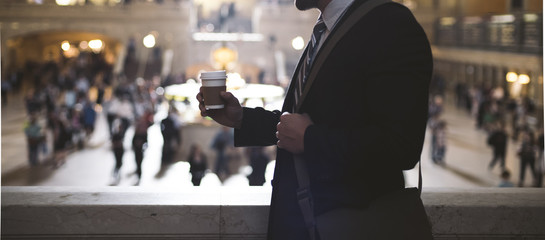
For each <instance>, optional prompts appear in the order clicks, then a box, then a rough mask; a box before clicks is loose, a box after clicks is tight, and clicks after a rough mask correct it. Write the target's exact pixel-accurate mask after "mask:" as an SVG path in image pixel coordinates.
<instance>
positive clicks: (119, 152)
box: [111, 117, 129, 185]
mask: <svg viewBox="0 0 545 240" xmlns="http://www.w3.org/2000/svg"><path fill="white" fill-rule="evenodd" d="M128 127H129V125H128V123H127V122H126V121H124V120H123V119H122V118H121V117H117V118H115V119H114V121H113V122H112V131H111V132H112V136H111V139H112V151H113V152H114V157H115V166H114V171H113V173H112V184H111V185H117V184H119V182H120V180H121V176H120V175H119V169H121V166H122V165H123V155H124V153H125V147H124V146H123V140H124V139H125V133H126V132H127V128H128Z"/></svg>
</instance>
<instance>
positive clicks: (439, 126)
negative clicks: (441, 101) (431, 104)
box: [431, 119, 447, 165]
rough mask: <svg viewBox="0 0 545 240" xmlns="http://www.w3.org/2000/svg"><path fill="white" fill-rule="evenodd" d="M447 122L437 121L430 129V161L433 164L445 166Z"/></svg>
mask: <svg viewBox="0 0 545 240" xmlns="http://www.w3.org/2000/svg"><path fill="white" fill-rule="evenodd" d="M446 142H447V122H446V121H445V120H442V119H441V120H437V123H435V124H434V125H433V127H432V144H431V146H432V151H431V156H432V161H433V163H435V164H441V165H444V164H445V152H446V150H447V146H446Z"/></svg>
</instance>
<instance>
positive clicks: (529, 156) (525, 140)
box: [517, 130, 536, 187]
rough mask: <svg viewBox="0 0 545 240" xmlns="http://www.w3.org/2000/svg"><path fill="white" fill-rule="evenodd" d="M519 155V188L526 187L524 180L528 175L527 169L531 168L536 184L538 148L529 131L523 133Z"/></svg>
mask: <svg viewBox="0 0 545 240" xmlns="http://www.w3.org/2000/svg"><path fill="white" fill-rule="evenodd" d="M517 155H518V156H519V158H520V175H519V176H520V177H519V184H518V186H519V187H523V186H524V178H525V175H526V168H527V167H529V168H530V170H531V171H530V172H531V174H532V178H533V180H534V184H535V182H536V169H535V165H534V164H535V160H536V146H535V142H534V139H533V133H532V132H531V131H529V130H527V131H523V132H521V143H520V147H519V149H518V152H517Z"/></svg>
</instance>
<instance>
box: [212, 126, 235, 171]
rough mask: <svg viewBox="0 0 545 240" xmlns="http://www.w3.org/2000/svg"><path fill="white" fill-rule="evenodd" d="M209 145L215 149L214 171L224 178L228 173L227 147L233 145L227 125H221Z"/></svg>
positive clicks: (231, 135)
mask: <svg viewBox="0 0 545 240" xmlns="http://www.w3.org/2000/svg"><path fill="white" fill-rule="evenodd" d="M210 147H211V148H212V149H214V151H216V168H215V169H216V170H215V173H216V174H217V175H218V177H219V178H220V179H225V177H226V176H227V175H229V167H228V160H229V156H228V155H227V154H226V150H227V149H228V148H231V147H233V134H232V133H231V129H229V128H228V127H225V126H223V127H221V128H220V129H219V131H218V132H217V133H216V135H215V136H214V139H213V140H212V143H211V144H210Z"/></svg>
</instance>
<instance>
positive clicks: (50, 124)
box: [2, 49, 270, 186]
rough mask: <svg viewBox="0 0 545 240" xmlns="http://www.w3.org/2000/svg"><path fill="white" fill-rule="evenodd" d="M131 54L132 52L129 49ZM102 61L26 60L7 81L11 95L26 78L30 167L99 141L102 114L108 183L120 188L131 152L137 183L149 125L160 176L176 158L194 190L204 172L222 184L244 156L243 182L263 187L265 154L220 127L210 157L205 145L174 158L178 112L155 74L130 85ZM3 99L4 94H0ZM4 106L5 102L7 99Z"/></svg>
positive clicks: (96, 57) (61, 159) (90, 56)
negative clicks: (157, 145)
mask: <svg viewBox="0 0 545 240" xmlns="http://www.w3.org/2000/svg"><path fill="white" fill-rule="evenodd" d="M129 50H131V49H129ZM129 53H134V49H132V51H129ZM133 55H134V54H129V55H128V56H127V60H126V62H125V65H126V67H127V68H126V69H129V70H130V69H131V66H132V67H134V65H138V64H137V63H135V62H134V61H133V60H131V56H133ZM102 59H103V58H102V57H101V56H100V54H95V53H87V52H82V54H80V56H79V57H77V58H74V59H61V61H51V62H48V63H45V64H35V63H31V64H27V67H26V69H24V70H23V71H22V73H24V76H22V74H21V73H20V75H18V76H17V75H16V77H14V81H9V82H7V83H9V87H10V88H6V91H14V89H13V88H12V86H13V85H15V84H17V83H20V82H24V81H28V79H32V82H31V84H30V85H31V86H32V87H27V88H25V87H23V88H21V91H22V92H23V93H24V104H25V108H26V113H27V116H28V118H27V121H26V122H25V124H24V133H25V135H26V138H27V145H28V148H27V149H28V153H27V154H28V162H29V164H30V165H31V166H37V165H42V166H51V167H53V168H59V167H60V166H62V165H63V164H64V163H65V161H66V157H67V155H68V154H70V153H72V152H74V151H79V150H82V149H84V148H88V147H96V146H94V144H101V143H100V142H98V143H95V142H93V136H94V135H93V133H94V132H95V126H97V119H98V118H99V117H100V116H101V114H102V115H103V116H104V117H105V119H106V122H107V128H108V129H107V132H108V137H107V138H108V143H109V145H110V146H111V152H112V155H113V158H114V159H115V164H114V167H113V170H112V173H111V180H110V182H111V184H110V185H118V184H119V183H120V181H121V175H120V169H121V168H122V166H123V159H124V156H125V155H126V154H125V153H126V152H128V151H131V150H132V152H133V153H134V161H135V163H136V166H137V167H136V171H135V175H136V176H137V179H138V180H137V182H136V183H135V185H138V184H139V183H140V179H141V176H142V171H143V169H142V162H143V161H144V152H145V151H146V148H147V146H148V130H149V128H150V127H151V126H152V125H154V124H157V125H159V127H160V130H161V134H162V138H163V146H162V151H161V156H155V157H157V158H158V159H160V161H161V171H164V170H165V168H168V167H169V166H170V165H171V164H173V163H175V162H177V161H187V162H188V163H189V164H190V173H191V176H192V179H191V181H192V183H193V184H194V185H195V186H198V185H200V183H201V180H202V178H203V177H204V176H205V175H206V174H208V173H214V174H216V175H217V177H218V179H219V180H220V181H224V180H225V179H226V178H228V177H229V176H230V175H233V174H237V173H238V171H239V168H238V167H231V165H232V164H233V162H240V159H241V158H245V159H248V164H250V165H251V167H252V171H251V173H250V172H248V173H247V175H248V181H249V184H250V185H263V184H264V183H265V177H264V175H265V168H266V165H267V163H268V162H269V160H270V157H269V156H268V155H266V154H265V151H264V149H263V148H252V149H245V150H242V151H240V150H235V148H234V144H233V135H232V130H229V129H220V130H219V131H218V133H217V135H216V136H215V137H214V138H213V139H210V142H209V144H210V145H209V146H208V147H209V148H210V150H211V151H212V152H214V153H215V156H216V158H215V159H209V158H208V157H207V156H206V152H207V151H204V150H203V147H207V146H206V145H205V144H208V143H200V142H199V143H198V142H192V143H189V144H191V146H190V150H189V153H184V154H180V152H181V151H182V143H183V139H182V125H183V124H182V120H181V118H180V116H181V113H180V112H179V110H178V108H177V107H176V105H177V104H175V102H169V101H168V100H166V99H164V97H163V96H162V95H159V94H157V91H156V89H157V88H158V87H160V86H161V81H160V78H159V76H157V75H155V76H151V77H149V80H144V79H142V78H136V77H134V78H135V79H134V80H129V77H127V76H129V75H130V74H120V75H118V76H114V74H112V66H111V65H109V64H106V63H105V62H103V60H102ZM148 65H153V64H149V63H148ZM134 70H137V69H134ZM133 75H134V74H133ZM146 75H148V72H146ZM23 78H26V79H25V80H23ZM173 78H174V76H170V77H168V78H167V79H165V80H164V81H163V84H164V83H165V82H172V79H173ZM12 83H14V84H12ZM2 96H3V97H4V96H8V94H5V93H3V94H2ZM2 102H3V104H7V101H2ZM165 106H167V107H166V108H167V109H168V110H167V111H166V112H167V114H165V115H166V116H165V117H164V118H162V119H158V120H156V116H157V115H158V114H157V113H158V111H159V109H160V108H165ZM160 116H163V115H160ZM129 129H131V130H133V131H128V130H129ZM128 132H130V133H131V134H127V133H128ZM133 132H134V134H132V133H133ZM129 138H130V139H129ZM127 140H128V141H130V142H131V149H126V148H127V147H126V146H124V142H126V141H127ZM210 160H211V161H212V162H211V163H212V164H210V162H209V161H210Z"/></svg>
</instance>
